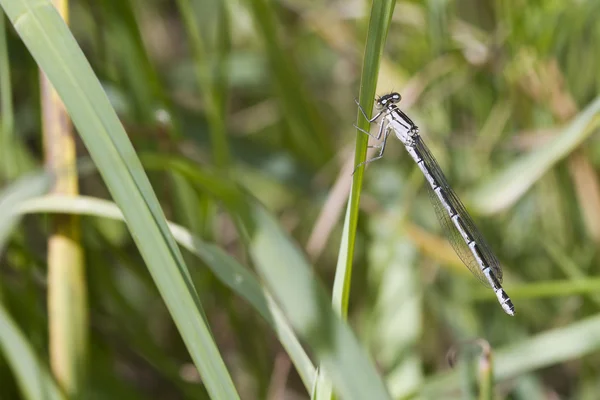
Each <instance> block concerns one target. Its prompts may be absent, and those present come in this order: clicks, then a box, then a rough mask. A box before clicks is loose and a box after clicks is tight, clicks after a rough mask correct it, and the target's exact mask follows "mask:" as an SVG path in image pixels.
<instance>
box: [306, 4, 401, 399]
mask: <svg viewBox="0 0 600 400" xmlns="http://www.w3.org/2000/svg"><path fill="white" fill-rule="evenodd" d="M395 5H396V2H395V1H389V0H375V1H373V4H372V6H371V13H370V19H369V26H368V28H367V41H366V45H365V54H364V59H363V67H362V74H361V81H360V93H359V103H360V104H361V105H362V106H363V108H364V109H365V111H366V113H367V115H368V116H371V110H372V109H373V103H374V99H375V90H376V88H377V77H378V75H379V66H380V64H381V57H382V54H383V48H384V45H385V39H386V37H387V33H388V30H389V27H390V21H391V19H392V14H393V11H394V6H395ZM357 118H358V119H357V125H358V126H359V127H360V128H362V129H364V130H366V131H369V130H370V126H369V125H370V124H369V122H368V121H366V120H365V118H364V117H363V115H362V113H361V112H360V111H357ZM356 134H357V137H356V147H355V153H354V165H358V164H359V163H361V162H363V161H364V160H365V157H366V154H367V142H368V138H369V137H368V136H367V135H365V134H364V133H362V132H360V131H358V130H357V131H356ZM363 173H364V167H360V168H358V169H357V170H356V173H355V174H354V176H353V181H352V186H351V189H350V199H349V201H348V207H347V209H346V216H345V218H344V228H343V232H342V241H341V244H340V250H339V253H338V261H337V266H336V272H335V279H334V283H333V294H332V303H333V309H334V310H335V311H336V312H338V313H339V315H341V317H342V318H343V319H346V317H347V315H348V303H349V299H350V287H351V282H352V262H353V259H354V246H355V243H356V227H357V225H358V211H359V205H360V190H361V188H362V179H363ZM320 371H321V373H326V371H327V368H326V367H325V366H323V368H321V369H320ZM329 392H330V385H329V383H327V382H326V380H324V379H318V386H317V388H316V390H315V393H316V398H318V399H330V398H331V394H330V393H329Z"/></svg>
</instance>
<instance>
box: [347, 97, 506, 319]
mask: <svg viewBox="0 0 600 400" xmlns="http://www.w3.org/2000/svg"><path fill="white" fill-rule="evenodd" d="M401 99H402V96H400V94H398V93H390V94H386V95H384V96H381V97H379V98H378V99H376V101H375V104H376V107H377V109H378V112H377V114H375V116H374V117H373V118H371V119H369V117H367V115H366V113H365V111H364V110H363V108H362V107H361V106H360V104H359V103H358V101H356V104H358V108H359V110H360V111H361V113H362V115H363V116H364V117H365V118H366V119H367V120H368V121H369V123H373V122H375V121H377V120H378V119H380V118H381V117H383V118H381V120H380V121H379V130H378V133H377V136H374V135H371V133H369V132H367V131H365V130H363V129H360V128H359V127H357V126H355V127H356V128H357V129H358V130H360V131H362V132H364V133H366V134H367V135H369V136H371V137H373V138H375V139H377V140H381V139H382V137H383V141H382V142H381V144H379V145H376V146H373V147H376V148H379V154H378V155H377V156H375V157H373V158H371V159H369V160H367V161H365V162H363V163H360V164H359V165H357V166H356V168H358V167H360V166H361V165H364V164H367V163H370V162H373V161H375V160H378V159H380V158H381V157H383V152H384V151H385V145H386V143H387V139H388V137H389V135H390V133H392V132H394V134H395V135H396V137H397V138H398V139H399V140H400V141H401V142H402V144H404V147H406V151H408V154H410V156H411V157H412V158H413V160H414V161H415V162H416V163H417V166H418V167H419V169H420V170H421V172H423V175H425V178H426V179H427V182H428V183H429V186H430V191H429V198H430V199H431V202H432V204H433V208H434V209H435V213H436V215H437V217H438V220H439V221H440V224H441V225H442V230H443V231H444V233H445V235H446V237H447V238H448V241H449V242H450V243H451V244H452V247H453V248H454V251H456V253H457V254H458V256H459V257H460V259H461V260H462V261H463V263H464V264H465V265H466V266H467V268H469V270H470V271H471V272H472V273H473V275H475V276H476V277H477V278H478V279H479V280H480V281H481V283H483V284H484V285H486V286H488V287H491V288H492V289H493V290H494V293H496V297H497V298H498V302H500V305H501V306H502V309H504V311H505V312H506V313H507V314H508V315H515V307H514V305H513V303H512V301H511V300H510V297H508V295H507V294H506V292H505V291H504V289H502V285H501V284H502V268H501V267H500V262H498V259H497V258H496V256H495V255H494V253H493V252H492V250H491V249H490V247H489V245H488V244H487V243H486V241H485V239H484V238H483V235H482V234H481V233H480V232H479V230H478V229H477V227H476V226H475V223H474V222H473V219H472V218H471V216H470V215H469V213H467V210H466V209H465V206H464V205H463V204H462V203H461V201H460V200H459V199H458V196H457V195H456V193H454V190H452V188H451V187H450V185H449V184H448V181H447V180H446V177H445V176H444V173H443V172H442V170H441V168H440V166H439V164H438V163H437V161H436V160H435V158H434V157H433V155H432V154H431V152H430V151H429V148H428V147H427V146H426V145H425V143H424V142H423V139H422V138H421V136H420V135H419V128H418V127H417V126H416V125H415V123H414V122H413V121H412V120H411V119H410V118H409V117H408V116H407V115H406V114H405V113H404V112H403V111H402V110H400V108H398V106H397V105H396V103H398V102H399V101H400V100H401Z"/></svg>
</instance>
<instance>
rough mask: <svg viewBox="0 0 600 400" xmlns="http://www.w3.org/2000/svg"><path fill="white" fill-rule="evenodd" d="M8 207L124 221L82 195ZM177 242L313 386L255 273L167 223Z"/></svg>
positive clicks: (309, 369) (304, 358)
mask: <svg viewBox="0 0 600 400" xmlns="http://www.w3.org/2000/svg"><path fill="white" fill-rule="evenodd" d="M7 210H13V211H12V212H15V213H58V214H82V215H89V216H96V217H102V218H110V219H117V220H123V214H122V213H121V211H120V210H119V208H118V207H117V206H116V205H115V204H114V203H112V202H109V201H106V200H102V199H96V198H92V197H85V196H77V197H75V196H71V197H67V196H57V195H56V196H45V197H41V198H37V199H31V200H29V201H25V202H22V203H20V204H18V206H17V204H13V205H12V206H11V207H10V208H7ZM169 228H170V229H171V232H172V233H173V236H174V238H175V240H177V242H178V243H179V244H180V245H181V246H183V247H185V248H186V249H187V250H189V251H190V252H192V253H193V254H195V255H196V256H198V257H200V258H201V259H202V260H203V261H204V262H205V263H206V265H207V266H208V268H210V270H211V271H212V272H213V273H214V274H215V276H216V277H217V278H218V279H219V280H220V281H221V282H223V284H225V285H226V286H228V287H230V288H231V289H232V290H233V291H234V292H235V293H236V294H238V295H239V296H241V297H243V298H244V299H246V301H248V303H250V304H251V305H252V306H253V307H254V308H255V309H256V311H257V312H258V313H259V314H260V315H261V316H262V317H263V318H264V319H265V320H266V321H267V323H268V324H269V325H270V326H271V328H272V329H273V331H274V332H275V333H276V334H277V337H278V338H279V340H280V342H281V344H282V345H283V347H284V348H285V349H286V351H287V354H288V355H289V356H290V359H291V360H292V362H293V363H294V365H295V366H296V369H297V371H298V374H299V375H300V377H301V378H302V381H303V382H304V384H305V386H306V388H307V390H310V388H311V387H312V385H313V381H314V374H315V367H314V366H313V364H312V362H311V361H310V358H309V357H308V355H307V354H306V352H305V351H304V349H303V348H302V345H301V344H300V341H299V340H298V339H297V338H296V336H295V335H294V333H293V331H292V329H291V327H290V325H289V323H288V322H287V321H286V319H285V317H284V316H283V312H282V311H281V309H280V308H279V306H277V304H275V302H274V301H273V299H272V296H271V295H270V294H269V293H268V292H267V291H266V290H265V289H264V288H263V287H262V286H261V285H260V283H259V281H258V280H257V278H256V277H255V275H254V274H253V273H252V272H250V271H249V270H248V269H247V268H245V267H244V266H242V265H241V264H240V263H238V262H237V261H236V260H235V259H234V258H233V257H231V256H229V255H228V254H226V253H225V252H224V251H223V250H221V249H219V248H218V247H216V246H214V245H211V244H207V243H205V242H203V241H202V240H200V239H199V238H198V237H196V236H194V235H193V234H192V233H190V231H189V230H187V229H185V228H183V227H182V226H180V225H177V224H174V223H169Z"/></svg>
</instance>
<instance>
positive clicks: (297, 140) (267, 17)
mask: <svg viewBox="0 0 600 400" xmlns="http://www.w3.org/2000/svg"><path fill="white" fill-rule="evenodd" d="M247 2H248V3H249V6H250V9H251V11H252V17H253V19H254V23H255V26H256V28H257V30H258V34H259V35H260V36H261V37H262V40H263V42H264V44H265V49H266V52H267V58H268V61H269V65H270V72H271V73H273V76H274V84H275V85H276V87H277V89H278V93H277V94H278V100H280V104H281V110H282V112H283V114H284V116H285V118H286V119H287V120H288V121H289V129H290V133H291V141H292V142H293V150H298V152H299V153H300V154H301V155H302V157H303V158H304V159H306V160H308V161H309V162H311V163H312V164H313V165H317V166H318V165H322V164H323V163H324V162H326V161H328V160H329V159H330V157H331V155H332V146H331V142H330V141H329V140H328V139H327V138H328V135H327V133H326V132H325V127H324V124H323V121H322V119H321V118H320V117H319V114H318V113H317V110H316V109H315V106H314V101H313V100H311V99H310V98H309V97H308V96H307V95H306V90H305V89H304V87H303V86H302V85H303V79H301V78H300V74H299V73H298V71H297V70H296V66H295V63H294V62H293V56H294V54H293V53H291V52H290V49H286V48H285V47H284V46H283V44H282V43H281V41H280V40H279V32H278V27H277V22H276V17H275V15H274V12H273V7H272V6H271V5H270V4H269V3H270V2H269V1H267V0H247Z"/></svg>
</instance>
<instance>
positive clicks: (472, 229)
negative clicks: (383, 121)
mask: <svg viewBox="0 0 600 400" xmlns="http://www.w3.org/2000/svg"><path fill="white" fill-rule="evenodd" d="M414 139H415V145H414V146H415V148H416V149H417V150H418V151H419V153H420V154H421V157H422V158H423V162H424V163H425V165H426V166H427V169H428V170H429V171H430V173H431V174H432V176H433V178H434V179H435V181H436V182H437V183H438V185H439V186H440V188H441V189H442V191H443V192H444V194H445V197H446V199H447V200H448V203H450V205H451V206H452V207H453V208H454V210H456V212H457V213H458V215H459V216H460V218H461V219H462V222H463V225H464V228H465V231H466V232H467V234H468V235H469V236H470V237H471V238H473V240H474V241H475V243H477V245H478V247H479V250H480V254H481V258H482V260H483V261H484V262H485V263H486V264H487V265H489V266H490V269H491V270H492V272H494V275H495V276H496V278H497V279H498V281H499V282H500V283H502V268H501V267H500V262H499V261H498V259H497V258H496V256H495V255H494V253H493V252H492V250H491V249H490V246H489V245H488V244H487V242H486V241H485V239H484V238H483V235H482V234H481V232H479V230H478V229H477V227H476V226H475V223H474V222H473V219H472V218H471V216H470V215H469V213H468V212H467V210H466V209H465V206H464V205H463V204H462V202H461V201H460V200H459V198H458V196H457V195H456V193H454V190H452V188H451V187H450V185H449V184H448V181H447V180H446V177H445V176H444V173H443V172H442V170H441V168H440V166H439V164H438V163H437V161H436V160H435V158H434V157H433V155H432V154H431V152H430V151H429V148H427V146H426V145H425V143H424V142H423V139H422V138H421V137H420V136H419V135H415V138H414ZM429 199H430V200H431V203H432V204H433V208H434V209H435V213H436V215H437V217H438V220H439V221H440V225H441V226H442V230H443V231H444V234H445V235H446V238H447V239H448V241H449V242H450V244H451V245H452V247H453V248H454V251H456V254H458V256H459V257H460V259H461V260H462V262H463V263H464V264H465V265H466V266H467V268H469V270H470V271H471V273H472V274H473V275H475V277H477V279H479V281H480V282H481V283H483V284H484V285H485V286H488V287H490V284H489V283H488V280H487V278H486V277H485V275H484V274H483V272H482V271H481V267H480V266H479V263H478V262H477V260H476V259H475V257H474V256H473V253H472V252H471V249H470V248H469V246H468V245H467V243H466V242H465V240H464V238H463V237H462V235H461V234H460V232H459V231H458V229H456V226H454V223H453V222H452V220H451V219H450V216H449V215H448V211H447V210H446V208H445V207H444V205H443V204H442V202H441V201H440V199H439V198H438V196H437V195H436V194H435V192H434V191H433V190H432V189H431V187H429Z"/></svg>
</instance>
